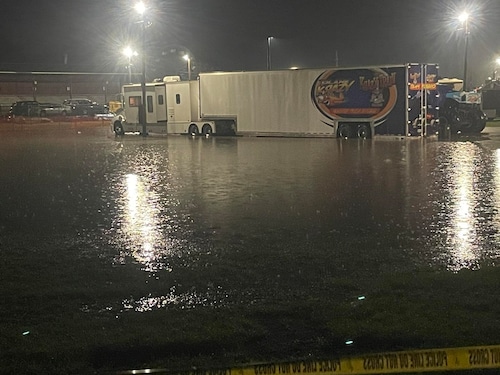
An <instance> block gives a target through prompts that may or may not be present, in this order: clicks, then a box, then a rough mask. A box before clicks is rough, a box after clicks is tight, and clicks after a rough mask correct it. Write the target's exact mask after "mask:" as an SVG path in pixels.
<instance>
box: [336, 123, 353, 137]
mask: <svg viewBox="0 0 500 375" xmlns="http://www.w3.org/2000/svg"><path fill="white" fill-rule="evenodd" d="M337 133H338V134H337V135H338V137H339V138H346V139H347V138H351V127H350V125H349V124H342V125H340V126H339V130H338V131H337Z"/></svg>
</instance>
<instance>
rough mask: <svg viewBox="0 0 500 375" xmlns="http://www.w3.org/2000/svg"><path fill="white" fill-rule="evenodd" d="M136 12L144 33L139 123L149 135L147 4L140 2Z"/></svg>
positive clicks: (136, 6)
mask: <svg viewBox="0 0 500 375" xmlns="http://www.w3.org/2000/svg"><path fill="white" fill-rule="evenodd" d="M134 8H135V10H136V12H137V13H138V14H139V15H140V16H141V32H142V53H141V57H142V77H141V91H142V98H141V104H140V106H139V122H140V123H141V124H142V135H143V136H146V135H147V129H146V21H145V19H144V14H145V13H146V10H147V9H146V4H144V2H142V1H140V2H138V3H137V4H136V5H135V7H134Z"/></svg>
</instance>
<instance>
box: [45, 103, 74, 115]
mask: <svg viewBox="0 0 500 375" xmlns="http://www.w3.org/2000/svg"><path fill="white" fill-rule="evenodd" d="M70 113H71V107H70V106H68V105H65V104H56V103H40V116H57V115H60V116H66V115H68V114H70Z"/></svg>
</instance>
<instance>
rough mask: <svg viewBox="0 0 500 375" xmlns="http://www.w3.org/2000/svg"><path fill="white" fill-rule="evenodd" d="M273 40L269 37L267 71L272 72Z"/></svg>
mask: <svg viewBox="0 0 500 375" xmlns="http://www.w3.org/2000/svg"><path fill="white" fill-rule="evenodd" d="M272 40H273V37H272V36H268V37H267V70H271V69H272V68H273V67H272V63H271V41H272Z"/></svg>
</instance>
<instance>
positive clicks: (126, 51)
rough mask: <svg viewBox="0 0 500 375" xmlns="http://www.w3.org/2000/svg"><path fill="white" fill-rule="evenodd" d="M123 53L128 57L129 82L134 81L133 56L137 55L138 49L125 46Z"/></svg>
mask: <svg viewBox="0 0 500 375" xmlns="http://www.w3.org/2000/svg"><path fill="white" fill-rule="evenodd" d="M123 54H124V55H125V57H127V58H128V64H127V68H128V82H129V83H132V57H135V56H137V55H138V53H137V52H136V51H134V50H133V49H132V48H131V47H125V48H124V49H123Z"/></svg>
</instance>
